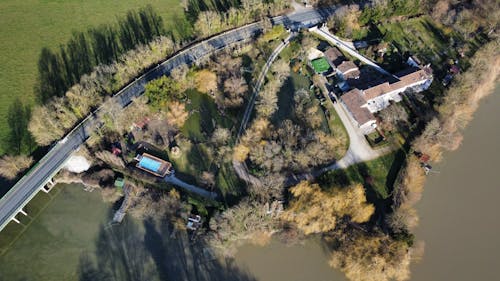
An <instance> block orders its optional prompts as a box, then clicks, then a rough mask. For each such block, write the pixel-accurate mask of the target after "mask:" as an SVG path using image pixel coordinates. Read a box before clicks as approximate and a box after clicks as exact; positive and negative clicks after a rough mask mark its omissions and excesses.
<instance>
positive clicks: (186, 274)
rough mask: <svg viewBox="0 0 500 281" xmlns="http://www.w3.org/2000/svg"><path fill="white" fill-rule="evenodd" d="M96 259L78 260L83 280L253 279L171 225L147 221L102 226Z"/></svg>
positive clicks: (97, 243)
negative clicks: (141, 223)
mask: <svg viewBox="0 0 500 281" xmlns="http://www.w3.org/2000/svg"><path fill="white" fill-rule="evenodd" d="M96 248H97V250H96V257H95V259H94V258H93V257H92V256H90V255H89V254H88V253H84V254H82V255H81V256H80V264H79V271H78V272H79V280H81V281H87V280H89V281H90V280H93V281H96V280H97V281H104V280H106V281H108V280H120V281H128V280H130V281H132V280H133V281H140V280H190V281H191V280H194V281H204V280H221V281H224V280H228V281H229V280H244V281H246V280H248V281H251V280H255V278H253V277H251V276H249V275H248V274H247V273H245V272H242V271H241V270H239V269H238V268H237V267H236V266H234V264H233V262H232V261H231V260H227V261H223V262H221V261H220V260H218V259H216V258H215V257H214V256H213V255H212V254H211V251H210V250H209V248H208V246H207V245H205V244H204V243H203V242H200V241H197V242H193V241H191V240H190V239H189V237H188V233H186V232H185V231H176V232H174V230H173V227H172V225H171V224H170V223H169V222H167V221H155V220H150V219H149V220H145V221H144V222H143V227H141V225H139V224H137V223H134V222H133V221H132V220H130V219H126V220H125V221H124V222H123V223H122V224H121V225H116V226H112V227H110V226H104V225H103V226H101V229H100V233H99V236H98V238H97V241H96Z"/></svg>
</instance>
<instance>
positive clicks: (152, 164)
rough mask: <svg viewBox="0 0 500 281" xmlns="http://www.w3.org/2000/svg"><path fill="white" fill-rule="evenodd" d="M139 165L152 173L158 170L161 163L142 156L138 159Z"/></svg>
mask: <svg viewBox="0 0 500 281" xmlns="http://www.w3.org/2000/svg"><path fill="white" fill-rule="evenodd" d="M139 166H141V167H142V168H144V169H147V170H150V171H152V172H154V173H157V172H158V170H159V169H160V166H161V163H160V162H158V161H155V160H153V159H151V158H147V157H145V156H143V157H142V159H141V161H139Z"/></svg>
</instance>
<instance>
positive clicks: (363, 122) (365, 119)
mask: <svg viewBox="0 0 500 281" xmlns="http://www.w3.org/2000/svg"><path fill="white" fill-rule="evenodd" d="M395 76H396V77H397V78H398V79H397V80H395V81H384V82H382V83H380V84H378V85H375V86H373V87H370V88H367V89H363V90H361V89H353V90H351V91H349V92H347V93H345V94H344V95H342V96H341V97H340V100H341V102H342V104H343V105H344V106H345V108H346V109H347V111H348V112H349V113H350V114H351V116H352V118H353V119H354V121H355V122H356V125H357V126H358V127H359V128H360V129H361V130H362V131H363V133H364V134H369V133H371V132H372V131H373V130H374V129H375V128H376V119H375V116H374V115H373V113H375V112H378V111H380V110H382V109H384V108H386V107H388V106H389V105H390V102H391V101H394V102H399V101H401V93H403V92H405V91H407V90H409V89H412V90H414V91H417V92H420V91H423V90H426V89H428V88H429V86H430V85H431V83H432V69H431V68H430V67H429V66H426V67H424V68H418V69H415V68H411V69H407V70H405V71H404V72H401V73H399V74H395Z"/></svg>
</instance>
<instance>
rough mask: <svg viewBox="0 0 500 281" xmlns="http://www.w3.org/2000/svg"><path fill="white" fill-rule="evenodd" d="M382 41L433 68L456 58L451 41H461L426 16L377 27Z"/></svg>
mask: <svg viewBox="0 0 500 281" xmlns="http://www.w3.org/2000/svg"><path fill="white" fill-rule="evenodd" d="M378 28H379V30H380V33H381V34H383V37H384V41H386V42H389V43H392V44H393V45H394V46H395V47H397V48H398V50H399V53H404V52H409V53H411V54H415V55H417V57H419V58H420V59H422V60H424V61H425V62H432V65H433V67H440V66H442V65H444V64H445V63H446V60H447V59H449V58H450V57H452V58H453V57H457V55H458V54H457V50H456V49H455V48H453V47H451V42H452V41H451V40H452V38H453V40H455V42H459V41H460V40H461V39H460V38H459V37H458V35H457V34H455V33H454V32H451V30H448V29H445V28H443V27H442V26H439V25H438V24H436V23H435V22H434V21H432V19H430V18H429V17H427V16H422V17H418V18H412V19H409V20H406V21H402V22H397V23H387V24H382V25H379V26H378Z"/></svg>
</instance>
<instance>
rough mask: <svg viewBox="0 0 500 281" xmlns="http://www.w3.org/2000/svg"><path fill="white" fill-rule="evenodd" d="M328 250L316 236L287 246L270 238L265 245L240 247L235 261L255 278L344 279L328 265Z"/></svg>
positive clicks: (277, 280)
mask: <svg viewBox="0 0 500 281" xmlns="http://www.w3.org/2000/svg"><path fill="white" fill-rule="evenodd" d="M328 252H329V250H328V249H326V248H324V247H322V246H321V242H320V241H319V239H309V240H307V241H305V243H304V244H303V245H300V244H298V245H291V246H289V245H288V246H287V245H285V244H283V243H281V242H279V241H277V240H273V241H272V242H271V244H270V245H267V246H265V247H260V246H254V245H245V246H243V247H241V248H240V249H239V250H238V252H237V254H236V262H237V264H238V265H239V266H240V268H245V269H247V270H248V271H249V272H251V273H252V274H253V275H254V276H255V277H256V278H257V280H259V281H309V280H311V281H345V280H346V279H345V278H344V275H343V274H342V273H341V272H339V271H336V270H334V269H333V268H331V267H329V265H328V260H329V254H328Z"/></svg>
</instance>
